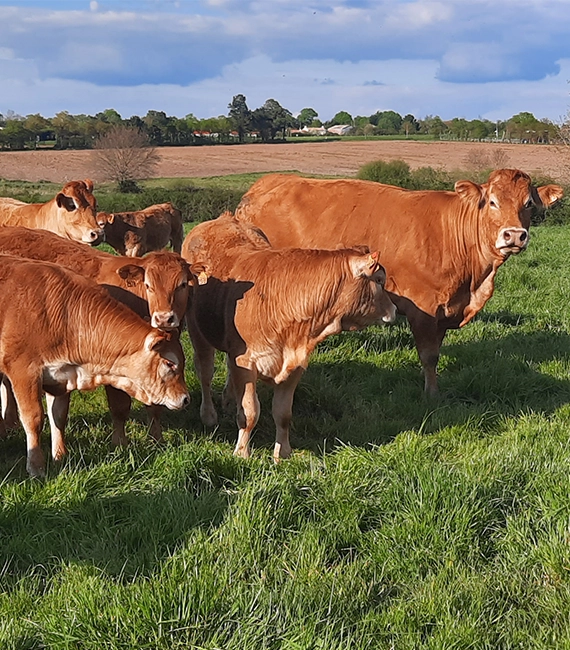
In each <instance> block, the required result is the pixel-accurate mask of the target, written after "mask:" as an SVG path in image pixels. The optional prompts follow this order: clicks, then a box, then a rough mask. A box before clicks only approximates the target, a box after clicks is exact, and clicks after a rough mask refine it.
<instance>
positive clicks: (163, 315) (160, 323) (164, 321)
mask: <svg viewBox="0 0 570 650" xmlns="http://www.w3.org/2000/svg"><path fill="white" fill-rule="evenodd" d="M150 324H151V325H152V326H153V327H159V328H161V329H174V328H175V327H178V325H180V320H179V318H178V316H176V314H175V313H174V312H173V311H155V312H154V313H153V315H152V319H151V322H150Z"/></svg>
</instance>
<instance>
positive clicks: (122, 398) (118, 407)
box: [105, 386, 131, 447]
mask: <svg viewBox="0 0 570 650" xmlns="http://www.w3.org/2000/svg"><path fill="white" fill-rule="evenodd" d="M105 393H106V394H107V404H109V411H111V419H112V421H113V437H112V438H111V446H112V447H126V446H127V445H128V444H129V441H128V440H127V436H126V434H125V422H126V421H127V418H128V417H129V415H130V413H131V397H130V395H128V394H127V393H125V391H122V390H119V389H118V388H115V387H114V386H105Z"/></svg>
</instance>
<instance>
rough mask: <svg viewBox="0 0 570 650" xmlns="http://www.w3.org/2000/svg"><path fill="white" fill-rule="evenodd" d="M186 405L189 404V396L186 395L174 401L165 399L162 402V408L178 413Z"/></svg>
mask: <svg viewBox="0 0 570 650" xmlns="http://www.w3.org/2000/svg"><path fill="white" fill-rule="evenodd" d="M188 404H190V396H189V395H188V393H186V394H183V395H180V396H178V397H176V398H175V399H172V398H169V399H166V400H165V402H164V406H166V408H167V409H170V410H171V411H180V410H181V409H184V408H186V407H187V406H188Z"/></svg>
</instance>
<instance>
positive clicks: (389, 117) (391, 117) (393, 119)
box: [369, 111, 403, 135]
mask: <svg viewBox="0 0 570 650" xmlns="http://www.w3.org/2000/svg"><path fill="white" fill-rule="evenodd" d="M369 121H370V123H371V124H373V125H374V126H375V127H376V128H377V130H378V133H380V134H382V135H395V134H396V133H399V132H400V127H401V126H402V121H403V120H402V116H401V115H400V114H399V113H396V112H395V111H377V112H376V113H374V115H371V116H370V118H369Z"/></svg>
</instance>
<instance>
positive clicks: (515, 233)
mask: <svg viewBox="0 0 570 650" xmlns="http://www.w3.org/2000/svg"><path fill="white" fill-rule="evenodd" d="M503 237H504V239H505V244H506V245H507V246H518V247H519V248H522V247H523V246H525V243H526V240H527V238H528V232H527V231H526V230H525V229H524V228H512V229H508V230H504V231H503Z"/></svg>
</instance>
